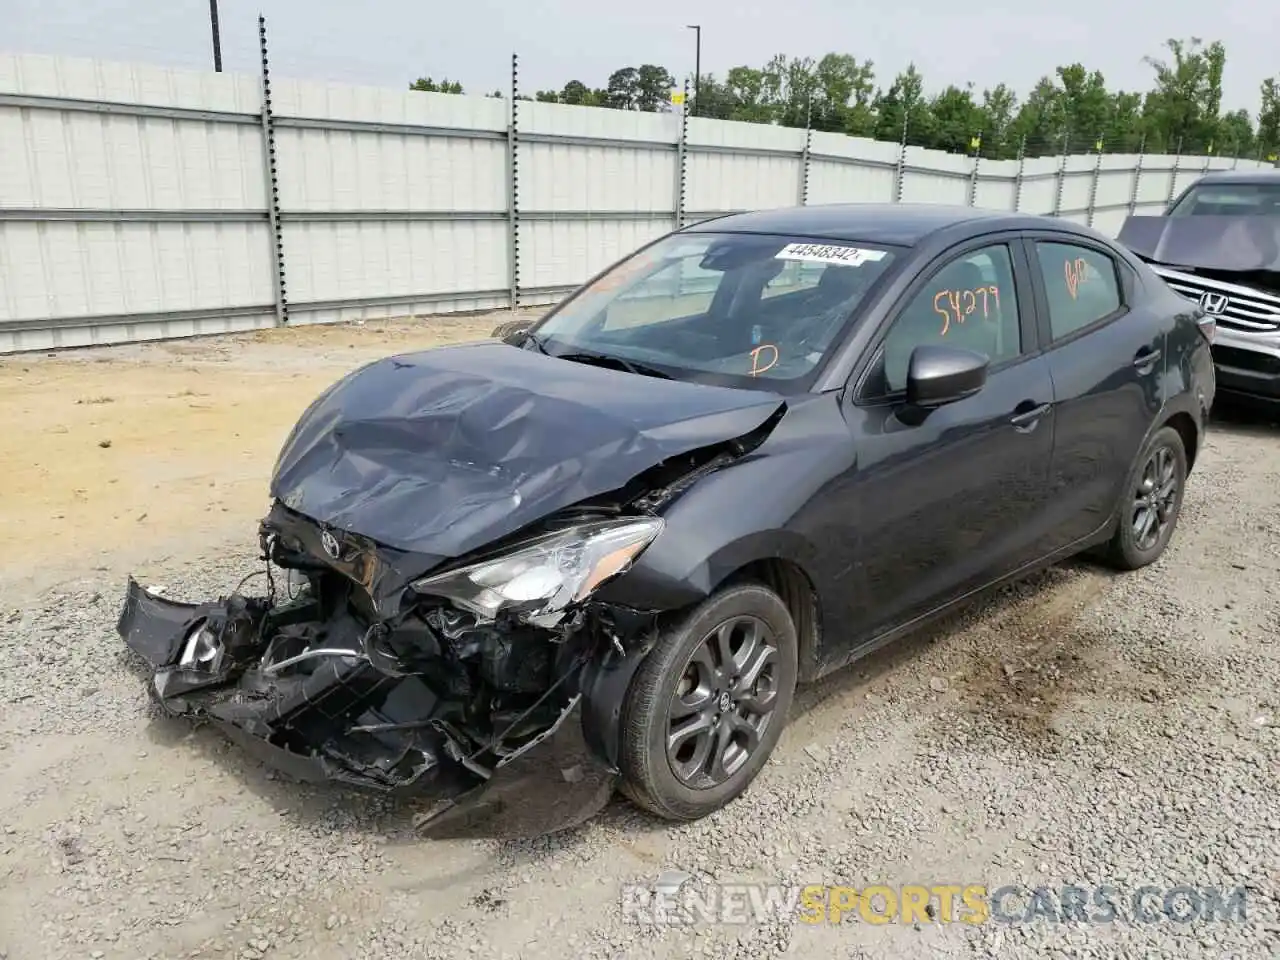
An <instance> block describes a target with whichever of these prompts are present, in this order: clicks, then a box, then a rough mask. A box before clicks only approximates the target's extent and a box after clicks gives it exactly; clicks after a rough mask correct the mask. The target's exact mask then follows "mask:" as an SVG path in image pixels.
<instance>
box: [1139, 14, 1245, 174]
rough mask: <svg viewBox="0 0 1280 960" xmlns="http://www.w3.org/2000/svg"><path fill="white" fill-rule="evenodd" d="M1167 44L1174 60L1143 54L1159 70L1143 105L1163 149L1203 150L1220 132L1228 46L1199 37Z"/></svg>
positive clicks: (1150, 131)
mask: <svg viewBox="0 0 1280 960" xmlns="http://www.w3.org/2000/svg"><path fill="white" fill-rule="evenodd" d="M1164 45H1165V48H1166V49H1167V50H1168V51H1169V52H1170V53H1171V54H1172V55H1173V60H1172V62H1169V61H1165V60H1157V59H1156V58H1154V57H1145V58H1144V60H1145V62H1146V63H1147V65H1148V66H1150V67H1151V68H1152V70H1154V71H1155V75H1156V77H1155V89H1154V90H1152V91H1151V92H1150V93H1148V94H1147V98H1146V104H1145V107H1146V109H1145V111H1144V113H1145V116H1146V121H1147V132H1148V135H1149V136H1150V137H1151V138H1152V139H1154V140H1155V141H1156V142H1157V143H1158V144H1160V145H1161V146H1162V147H1163V148H1164V149H1165V150H1169V149H1178V147H1179V145H1181V148H1182V150H1184V151H1185V152H1195V151H1199V150H1203V149H1205V148H1206V147H1207V146H1208V144H1209V143H1210V142H1211V141H1212V140H1213V139H1214V138H1215V136H1216V134H1217V132H1218V122H1219V116H1218V111H1219V110H1220V109H1221V106H1222V75H1223V72H1224V70H1225V69H1226V59H1227V55H1226V50H1225V49H1224V48H1223V46H1222V44H1221V43H1219V42H1217V41H1215V42H1213V43H1211V44H1209V45H1208V46H1207V47H1206V46H1204V41H1202V40H1201V39H1200V38H1199V37H1192V38H1191V39H1190V40H1174V39H1170V40H1166V41H1165V44H1164Z"/></svg>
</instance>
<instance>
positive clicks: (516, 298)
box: [507, 53, 520, 311]
mask: <svg viewBox="0 0 1280 960" xmlns="http://www.w3.org/2000/svg"><path fill="white" fill-rule="evenodd" d="M519 95H520V55H519V54H516V53H513V54H511V119H510V122H509V123H508V124H507V277H508V283H509V286H510V290H509V293H508V296H509V298H510V305H511V309H512V310H513V311H515V310H518V309H519V308H520V100H519V99H518V98H519Z"/></svg>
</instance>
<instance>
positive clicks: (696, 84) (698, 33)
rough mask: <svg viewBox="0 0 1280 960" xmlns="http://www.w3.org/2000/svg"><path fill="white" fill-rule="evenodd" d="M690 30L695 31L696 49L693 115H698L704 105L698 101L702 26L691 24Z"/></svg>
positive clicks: (694, 52)
mask: <svg viewBox="0 0 1280 960" xmlns="http://www.w3.org/2000/svg"><path fill="white" fill-rule="evenodd" d="M688 29H690V30H692V31H693V36H694V48H693V115H694V116H695V117H696V116H697V115H698V109H699V108H700V107H701V106H702V104H701V103H700V102H699V101H698V89H699V84H701V83H702V26H701V24H697V23H691V24H689V25H688Z"/></svg>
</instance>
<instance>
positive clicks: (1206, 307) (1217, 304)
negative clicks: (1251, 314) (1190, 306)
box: [1200, 290, 1231, 317]
mask: <svg viewBox="0 0 1280 960" xmlns="http://www.w3.org/2000/svg"><path fill="white" fill-rule="evenodd" d="M1230 302H1231V300H1230V298H1228V297H1227V295H1226V294H1225V293H1216V292H1215V291H1213V290H1206V291H1205V292H1204V293H1202V294H1200V309H1201V310H1203V311H1204V312H1205V313H1207V314H1209V316H1211V317H1220V316H1222V314H1223V313H1225V312H1226V309H1227V304H1229V303H1230Z"/></svg>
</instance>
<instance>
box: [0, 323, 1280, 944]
mask: <svg viewBox="0 0 1280 960" xmlns="http://www.w3.org/2000/svg"><path fill="white" fill-rule="evenodd" d="M509 316H510V315H509V314H499V315H490V316H486V317H472V318H431V319H429V320H424V321H421V322H419V323H406V322H399V323H369V324H368V325H366V326H362V327H346V326H344V327H312V328H301V329H295V330H286V331H270V332H264V333H258V334H247V335H237V336H230V337H221V338H216V339H208V340H198V341H185V342H173V343H156V344H149V345H141V346H130V347H120V348H109V349H100V350H86V351H78V352H74V353H65V354H60V355H57V356H47V355H32V356H16V357H8V358H0V422H2V423H3V424H4V427H5V429H4V430H3V431H0V476H3V478H4V480H3V496H2V497H0V530H3V531H4V532H5V534H6V538H5V542H6V543H7V544H8V546H9V550H8V551H7V552H6V553H5V554H4V555H3V556H2V557H0V960H46V958H47V960H83V958H90V960H143V958H145V960H178V958H211V960H304V958H305V960H313V958H319V960H330V958H332V960H428V958H432V960H434V958H453V957H466V958H473V957H495V958H513V960H514V958H528V960H534V958H555V960H561V958H565V957H571V958H574V960H578V958H598V960H620V958H635V960H641V958H646V960H647V958H651V957H661V958H671V960H675V958H683V957H699V958H719V960H763V958H771V957H776V956H782V955H786V956H796V957H815V958H816V957H824V958H825V957H840V958H855V957H883V958H901V960H918V958H921V957H929V958H931V960H937V958H970V957H992V956H998V957H1006V956H1007V957H1018V958H1021V957H1028V958H1030V957H1042V956H1074V957H1097V958H1113V957H1120V956H1129V957H1141V958H1144V960H1147V958H1155V957H1160V958H1170V960H1173V958H1177V960H1185V958H1192V957H1205V958H1209V957H1212V958H1215V960H1219V958H1222V957H1227V956H1231V957H1241V958H1251V957H1262V956H1274V949H1275V944H1276V943H1277V942H1280V867H1278V866H1277V865H1278V864H1280V736H1278V734H1280V694H1278V693H1277V690H1280V642H1277V624H1278V623H1280V599H1277V595H1276V591H1275V588H1274V585H1275V583H1276V580H1277V577H1278V576H1280V519H1278V518H1277V513H1276V505H1277V503H1278V502H1280V494H1278V493H1277V491H1280V425H1276V424H1274V423H1271V422H1268V421H1267V420H1265V419H1258V418H1256V417H1253V416H1252V415H1248V414H1233V415H1231V416H1230V417H1229V418H1224V419H1221V420H1220V421H1219V422H1217V423H1215V425H1214V427H1213V429H1212V430H1211V432H1210V434H1209V436H1208V438H1207V441H1206V444H1205V447H1204V449H1203V451H1202V452H1201V455H1200V462H1199V464H1198V466H1197V468H1196V472H1195V474H1194V475H1193V477H1192V478H1191V483H1190V484H1189V487H1188V494H1187V499H1186V502H1185V506H1184V512H1183V516H1182V519H1181V521H1180V525H1179V528H1178V531H1177V533H1176V535H1175V538H1174V542H1173V543H1172V545H1171V548H1170V550H1169V551H1168V553H1167V554H1166V555H1165V557H1164V558H1163V559H1162V560H1161V561H1160V562H1159V563H1157V564H1155V565H1154V566H1152V567H1149V568H1147V569H1145V570H1143V571H1140V572H1138V573H1135V574H1129V575H1124V576H1116V575H1113V574H1111V573H1108V572H1106V571H1104V570H1101V569H1099V568H1097V567H1094V566H1092V565H1088V564H1084V563H1075V562H1073V563H1069V564H1065V565H1063V566H1061V567H1058V568H1055V569H1053V570H1049V571H1046V572H1044V573H1042V574H1039V575H1037V576H1035V577H1033V578H1030V579H1029V580H1027V581H1026V582H1024V583H1021V584H1017V585H1015V586H1012V587H1010V588H1008V589H1005V590H1003V591H1001V592H1000V593H998V594H997V595H996V596H994V597H991V598H988V599H986V600H984V601H983V602H981V603H979V604H977V605H976V606H975V607H974V608H973V609H972V610H970V611H968V612H966V613H965V614H964V615H962V616H960V617H957V618H956V619H955V621H954V622H950V623H948V624H945V625H942V626H941V627H939V628H938V629H936V630H933V631H930V633H928V634H927V635H924V636H920V637H916V638H912V639H909V640H906V641H903V642H901V643H898V644H895V645H893V646H892V647H890V648H888V649H886V650H884V651H882V652H880V653H877V654H875V655H873V656H872V657H870V658H868V659H867V660H865V661H863V662H861V663H859V664H857V665H856V666H855V667H854V668H852V669H850V670H847V671H843V672H841V673H838V674H836V675H834V676H833V677H831V678H828V679H827V680H825V681H823V682H822V683H820V684H817V685H814V686H813V687H809V688H805V689H803V690H802V691H800V692H799V694H798V696H797V703H796V706H795V707H794V708H793V711H792V716H791V717H790V718H789V721H788V726H787V728H786V730H785V732H784V736H783V739H782V741H781V743H780V744H779V747H778V749H777V751H776V753H775V756H774V758H773V760H772V761H771V762H770V764H769V765H768V767H767V768H766V769H765V771H764V773H763V774H762V775H761V777H760V778H759V780H757V782H756V783H755V784H754V785H753V786H752V788H751V789H750V790H749V791H748V792H747V793H746V794H745V795H744V796H743V797H742V798H741V799H740V800H738V801H737V802H735V803H734V804H732V805H731V806H730V807H729V808H728V809H726V810H724V811H721V812H719V813H717V814H715V815H713V816H712V817H709V818H706V819H705V820H703V821H700V822H698V823H696V824H690V825H683V826H671V825H669V824H665V823H661V822H658V821H656V820H654V819H653V818H650V817H647V816H645V815H642V814H640V813H639V812H638V811H636V810H635V809H634V808H633V807H631V806H630V805H629V804H627V803H625V802H624V801H621V800H616V801H615V802H614V803H613V804H611V805H610V807H609V808H608V809H607V810H606V811H605V812H604V813H602V814H601V815H600V816H599V817H597V818H595V819H594V820H592V821H591V822H589V823H587V824H585V825H583V826H581V827H579V828H576V829H574V830H572V831H569V832H567V833H565V834H561V835H557V836H553V837H547V838H542V839H539V840H534V841H510V840H501V839H485V838H479V839H475V840H448V841H433V842H427V841H422V840H420V839H419V838H418V837H417V836H416V835H415V833H414V831H413V828H412V820H413V815H414V813H415V812H416V811H415V810H413V809H412V808H406V807H404V806H401V805H396V804H391V803H386V802H383V801H381V800H380V799H376V798H375V799H369V798H367V797H360V796H352V795H351V794H348V793H346V792H343V791H339V790H336V789H329V788H325V787H315V786H307V785H302V784H297V783H294V782H292V781H289V780H287V779H285V778H282V777H279V776H277V775H276V774H274V773H272V772H271V771H269V770H267V769H265V768H263V767H262V766H261V765H259V764H258V763H256V762H255V761H253V760H251V759H249V758H247V757H246V756H245V755H244V753H243V752H242V751H241V750H239V749H238V748H236V747H235V746H234V745H231V744H229V743H228V742H226V741H225V740H224V739H223V738H221V737H220V736H218V735H217V734H216V733H214V732H213V731H211V730H208V729H206V728H199V729H192V727H191V725H190V724H185V723H181V722H178V721H172V720H165V719H162V718H159V717H157V716H156V715H155V713H154V711H153V710H152V709H151V707H150V705H149V702H148V697H147V694H146V689H145V678H143V677H142V676H140V675H139V674H138V673H137V670H136V666H137V665H136V664H135V663H133V662H132V661H130V659H129V658H127V657H126V656H125V655H124V653H123V651H122V649H121V646H122V645H121V644H120V641H119V639H118V637H117V636H116V635H115V632H114V627H115V620H116V617H117V615H118V612H119V604H120V600H121V597H122V591H123V588H124V583H125V576H126V574H127V573H129V572H138V573H140V574H141V575H142V577H143V578H144V582H146V583H150V584H161V585H164V586H166V588H167V593H168V595H169V596H173V597H175V598H178V599H188V600H190V599H207V598H208V597H210V596H211V595H216V593H217V592H219V591H226V590H227V589H229V588H230V586H232V585H233V584H234V583H235V582H236V581H237V580H239V579H240V577H241V576H243V574H245V573H247V572H249V571H250V570H252V569H254V566H253V553H254V548H255V543H254V536H255V530H256V523H257V520H258V519H259V517H260V516H261V515H262V513H263V512H264V510H265V508H266V506H267V481H268V477H269V474H270V470H271V466H272V463H273V461H274V458H275V455H276V452H277V450H278V447H279V445H280V443H281V441H282V440H283V439H284V437H285V434H286V433H287V431H288V430H289V428H290V427H291V426H292V424H293V422H294V420H295V418H296V417H297V415H298V414H299V413H300V412H301V411H302V409H303V408H304V407H305V406H306V404H307V403H308V402H309V401H310V400H311V398H312V397H313V396H314V395H315V394H316V393H317V392H318V391H319V390H320V389H322V388H323V387H324V386H326V385H327V384H329V383H330V382H332V381H333V380H334V379H336V378H337V377H338V376H340V375H341V374H342V373H343V372H344V371H346V370H348V369H350V368H352V367H354V366H356V365H358V364H360V363H362V362H365V361H367V360H371V359H374V358H376V357H378V356H383V355H386V354H388V353H393V352H402V351H406V350H411V349H414V348H417V347H422V346H427V345H430V344H434V343H443V342H450V341H462V340H471V339H478V338H482V337H485V336H487V334H488V333H489V332H490V331H491V329H492V328H493V326H494V325H495V323H497V322H500V321H501V320H504V319H507V318H508V317H509ZM668 870H677V871H682V872H684V873H685V874H687V875H688V876H689V877H690V878H691V881H690V882H692V883H694V884H695V885H702V886H701V887H700V889H710V888H709V886H708V885H709V884H712V883H714V882H719V883H734V882H748V881H751V882H757V881H758V882H770V883H782V884H809V883H821V882H830V883H841V884H852V885H855V886H862V885H866V884H875V883H885V884H890V885H899V884H922V885H925V886H929V885H934V884H940V883H942V884H953V883H954V884H970V883H980V884H984V885H986V886H987V887H988V888H989V889H995V888H998V887H1000V886H1002V885H1004V884H1014V885H1021V886H1020V889H1021V888H1026V887H1029V886H1030V885H1033V884H1034V885H1045V886H1047V887H1051V888H1053V889H1058V888H1059V887H1060V886H1061V885H1063V884H1077V885H1088V884H1099V883H1101V884H1108V885H1114V886H1116V887H1117V888H1119V889H1121V890H1132V889H1133V888H1134V887H1135V886H1136V885H1139V884H1143V883H1149V884H1158V885H1161V886H1162V887H1171V886H1174V885H1178V884H1194V885H1196V886H1197V887H1199V886H1208V885H1213V886H1215V887H1216V888H1221V889H1228V890H1229V889H1233V888H1236V887H1242V886H1243V887H1245V888H1247V890H1248V895H1249V898H1250V899H1249V919H1248V922H1247V923H1246V922H1218V923H1199V922H1197V923H1189V924H1179V923H1172V922H1169V921H1165V922H1160V923H1148V924H1137V925H1125V924H1111V925H1106V924H1103V925H1100V926H1099V925H1091V924H1089V923H1076V922H1071V923H1049V922H1044V921H1038V922H1036V923H1029V922H1028V923H987V924H985V925H983V926H976V927H969V926H966V925H964V924H956V923H952V924H947V923H945V922H938V923H930V922H924V923H920V922H917V923H914V924H911V923H893V924H889V925H886V926H878V925H873V924H870V923H863V922H844V923H836V924H823V925H818V926H807V925H805V924H797V923H796V922H795V920H794V918H791V919H790V920H786V921H782V920H780V921H778V922H770V923H762V924H750V925H745V926H743V925H738V926H734V925H722V926H717V927H713V928H708V927H705V926H699V927H693V928H691V927H685V926H679V927H663V926H660V927H648V926H643V925H638V924H637V923H636V922H635V920H634V918H629V917H628V916H626V915H624V913H623V911H622V907H621V902H622V901H621V890H620V885H621V884H623V883H628V882H630V883H641V884H652V882H653V881H654V880H655V879H656V878H657V877H658V876H659V875H660V874H661V873H663V872H665V871H668ZM854 920H855V921H857V918H856V917H854Z"/></svg>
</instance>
